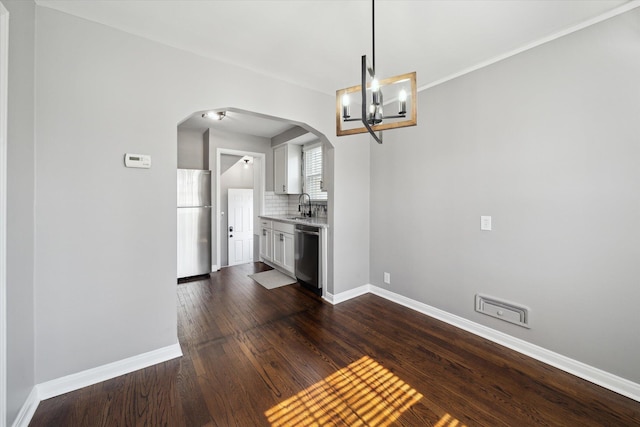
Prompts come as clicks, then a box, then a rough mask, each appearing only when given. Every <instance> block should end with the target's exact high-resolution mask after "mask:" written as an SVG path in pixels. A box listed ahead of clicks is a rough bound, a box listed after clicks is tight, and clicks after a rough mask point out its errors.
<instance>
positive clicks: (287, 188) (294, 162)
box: [273, 144, 302, 194]
mask: <svg viewBox="0 0 640 427" xmlns="http://www.w3.org/2000/svg"><path fill="white" fill-rule="evenodd" d="M273 171H274V172H273V173H274V177H273V182H274V191H275V193H276V194H300V193H302V147H301V146H300V145H294V144H284V145H281V146H279V147H277V148H274V150H273Z"/></svg>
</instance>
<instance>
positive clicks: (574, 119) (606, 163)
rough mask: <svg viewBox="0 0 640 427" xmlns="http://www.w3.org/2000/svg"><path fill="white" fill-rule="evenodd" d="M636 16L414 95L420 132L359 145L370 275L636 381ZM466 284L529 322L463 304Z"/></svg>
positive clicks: (639, 60) (639, 40)
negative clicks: (366, 173)
mask: <svg viewBox="0 0 640 427" xmlns="http://www.w3.org/2000/svg"><path fill="white" fill-rule="evenodd" d="M639 23H640V11H634V12H631V13H628V14H625V15H622V16H619V17H617V18H613V19H611V20H609V21H605V22H603V23H600V24H598V25H596V26H594V27H590V28H588V29H586V30H583V31H580V32H578V33H574V34H573V35H570V36H568V37H564V38H561V39H559V40H556V41H553V42H551V43H548V44H546V45H543V46H541V47H538V48H536V49H534V50H531V51H528V52H526V53H523V54H520V55H518V56H515V57H513V58H511V59H508V60H505V61H502V62H500V63H497V64H495V65H493V66H490V67H488V68H484V69H482V70H479V71H476V72H474V73H472V74H469V75H466V76H464V77H461V78H458V79H456V80H453V81H450V82H448V83H445V84H442V85H440V86H437V87H435V88H433V89H430V90H427V91H424V92H422V93H420V95H419V116H420V117H419V124H418V126H417V127H414V128H410V129H409V128H408V129H404V130H398V131H392V132H388V133H387V134H385V143H384V145H382V146H374V147H372V149H371V170H372V174H371V177H372V178H371V206H372V209H371V230H372V231H371V269H370V278H371V282H372V283H373V284H375V285H377V286H380V287H385V288H387V289H390V290H391V291H393V292H397V293H399V294H402V295H405V296H407V297H409V298H412V299H415V300H418V301H421V302H424V303H426V304H429V305H431V306H434V307H437V308H439V309H442V310H445V311H447V312H449V313H453V314H456V315H458V316H462V317H464V318H467V319H470V320H472V321H474V322H478V323H480V324H483V325H487V326H489V327H492V328H495V329H497V330H500V331H503V332H505V333H508V334H510V335H513V336H516V337H518V338H521V339H524V340H526V341H529V342H531V343H534V344H537V345H539V346H542V347H544V348H547V349H549V350H552V351H555V352H557V353H560V354H563V355H566V356H568V357H571V358H573V359H577V360H579V361H581V362H584V363H587V364H589V365H591V366H595V367H598V368H600V369H603V370H605V371H608V372H611V373H613V374H616V375H619V376H621V377H624V378H627V379H629V380H631V381H634V382H640V369H638V368H639V365H638V361H639V360H640V334H638V333H637V330H636V329H637V325H638V323H639V321H640V317H639V316H640V315H639V314H638V313H639V311H638V308H637V305H638V301H640V286H638V278H639V277H640V263H638V260H639V259H640V245H639V244H638V241H639V240H640V221H638V219H639V218H640V197H639V193H638V189H639V188H640V167H639V163H638V159H640V144H639V141H640V140H639V135H640V120H639V118H640V79H639V78H638V76H640V32H639V30H638V28H639V26H638V25H639ZM481 215H491V216H492V217H493V231H490V232H486V231H482V232H481V231H480V216H481ZM384 271H387V272H390V273H391V278H392V281H391V285H390V286H388V285H384V284H383V281H382V278H383V272H384ZM478 292H481V293H485V294H488V295H491V296H495V297H500V298H505V299H507V300H511V301H514V302H518V303H521V304H524V305H527V306H528V307H529V308H530V309H531V318H532V323H531V325H532V327H531V329H530V330H527V329H523V328H519V327H517V326H512V325H509V324H506V323H503V322H501V321H499V320H496V319H493V318H489V317H486V316H483V315H480V314H477V313H475V312H474V310H473V304H474V295H475V294H476V293H478Z"/></svg>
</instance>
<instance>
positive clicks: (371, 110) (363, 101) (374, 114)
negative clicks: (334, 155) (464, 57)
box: [336, 0, 418, 144]
mask: <svg viewBox="0 0 640 427" xmlns="http://www.w3.org/2000/svg"><path fill="white" fill-rule="evenodd" d="M371 9H372V13H371V21H372V24H371V34H372V37H371V38H372V47H373V48H372V61H371V64H369V63H368V61H367V56H366V55H363V56H362V59H361V64H360V70H361V73H360V74H361V75H360V85H358V86H351V87H348V88H345V89H340V90H338V91H336V134H337V136H344V135H353V134H357V133H365V132H369V133H370V134H371V135H372V136H373V138H374V139H375V140H376V141H377V142H378V143H379V144H382V131H383V130H386V129H396V128H401V127H406V126H415V125H416V124H417V123H418V118H417V111H416V73H415V72H413V73H407V74H401V75H399V76H395V77H389V78H385V79H378V78H377V77H376V40H375V0H371ZM358 95H359V96H358ZM352 96H353V98H354V99H352ZM385 97H386V98H387V101H386V102H385ZM358 98H359V101H358ZM352 106H354V107H355V108H354V110H356V111H359V113H360V117H351V110H352V109H351V107H352ZM394 106H395V107H397V108H396V109H397V113H395V111H394V114H392V115H385V114H384V112H383V110H384V109H385V108H386V109H387V111H389V110H391V109H393V108H394ZM376 132H378V134H376Z"/></svg>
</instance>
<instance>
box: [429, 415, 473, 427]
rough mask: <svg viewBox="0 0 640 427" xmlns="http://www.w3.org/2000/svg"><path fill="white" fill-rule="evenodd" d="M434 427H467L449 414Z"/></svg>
mask: <svg viewBox="0 0 640 427" xmlns="http://www.w3.org/2000/svg"><path fill="white" fill-rule="evenodd" d="M433 427H467V426H466V425H465V424H462V423H461V422H460V420H457V419H455V418H454V417H452V416H451V415H449V414H444V415H443V416H442V418H440V421H438V422H437V423H436V424H434V425H433Z"/></svg>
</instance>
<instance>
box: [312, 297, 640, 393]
mask: <svg viewBox="0 0 640 427" xmlns="http://www.w3.org/2000/svg"><path fill="white" fill-rule="evenodd" d="M367 292H370V293H372V294H374V295H377V296H379V297H382V298H384V299H386V300H389V301H392V302H395V303H397V304H400V305H403V306H405V307H407V308H410V309H412V310H415V311H418V312H420V313H422V314H426V315H427V316H431V317H433V318H436V319H438V320H441V321H443V322H445V323H448V324H450V325H453V326H455V327H458V328H460V329H464V330H465V331H467V332H471V333H472V334H474V335H478V336H481V337H483V338H486V339H488V340H489V341H493V342H495V343H497V344H500V345H503V346H505V347H508V348H510V349H512V350H514V351H517V352H518V353H522V354H525V355H527V356H529V357H532V358H534V359H536V360H539V361H541V362H544V363H546V364H549V365H551V366H554V367H556V368H558V369H561V370H563V371H565V372H568V373H570V374H573V375H575V376H577V377H580V378H582V379H585V380H587V381H590V382H592V383H594V384H597V385H599V386H602V387H604V388H606V389H609V390H611V391H614V392H616V393H619V394H621V395H623V396H626V397H628V398H630V399H633V400H635V401H638V402H640V384H637V383H634V382H632V381H629V380H627V379H624V378H622V377H619V376H617V375H614V374H611V373H609V372H606V371H603V370H601V369H598V368H594V367H593V366H590V365H587V364H585V363H582V362H579V361H577V360H574V359H571V358H569V357H566V356H563V355H561V354H558V353H555V352H553V351H551V350H547V349H546V348H543V347H540V346H537V345H535V344H531V343H529V342H527V341H524V340H522V339H520V338H515V337H512V336H511V335H508V334H505V333H503V332H500V331H497V330H495V329H492V328H489V327H487V326H484V325H481V324H479V323H476V322H472V321H470V320H467V319H465V318H463V317H460V316H456V315H455V314H451V313H448V312H446V311H443V310H440V309H438V308H435V307H432V306H430V305H427V304H424V303H421V302H419V301H415V300H412V299H410V298H407V297H405V296H402V295H399V294H396V293H393V292H390V291H388V290H386V289H383V288H379V287H377V286H374V285H364V286H360V287H358V288H355V289H352V290H349V291H346V292H341V293H340V294H337V295H331V298H325V299H326V300H327V301H329V302H330V303H332V304H338V303H341V302H344V301H347V300H349V299H351V298H355V297H357V296H360V295H363V294H365V293H367Z"/></svg>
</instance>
